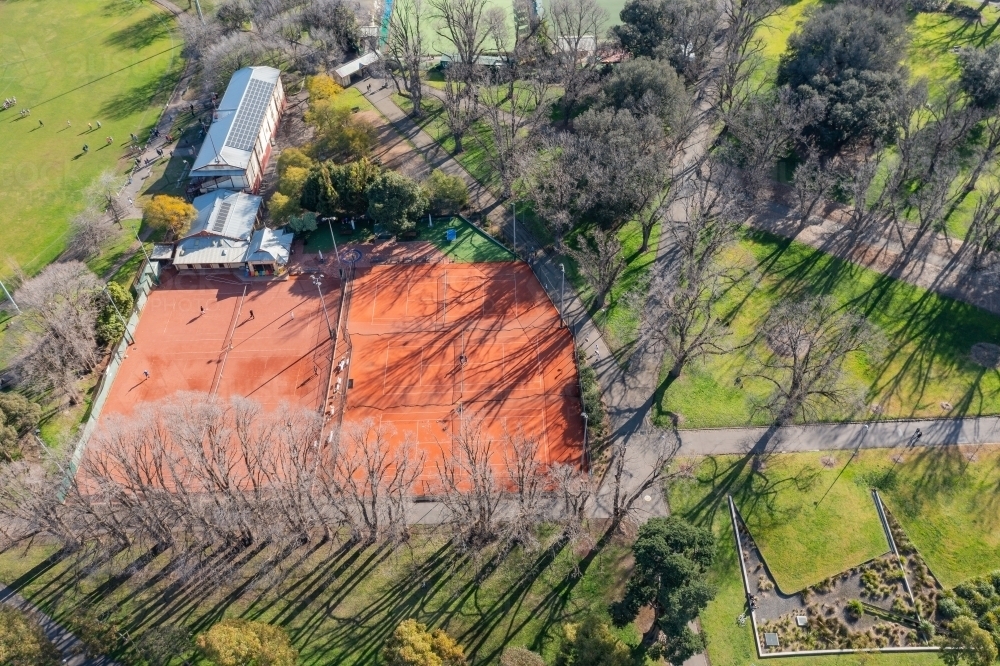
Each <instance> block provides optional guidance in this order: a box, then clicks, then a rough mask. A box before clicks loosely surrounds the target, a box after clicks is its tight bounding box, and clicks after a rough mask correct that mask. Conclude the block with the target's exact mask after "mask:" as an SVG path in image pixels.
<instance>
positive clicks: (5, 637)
mask: <svg viewBox="0 0 1000 666" xmlns="http://www.w3.org/2000/svg"><path fill="white" fill-rule="evenodd" d="M59 657H60V655H59V650H57V649H56V646H55V645H53V644H52V641H50V640H49V639H48V637H47V636H46V635H45V632H44V631H42V627H41V626H40V625H39V624H38V622H36V621H35V620H33V619H32V618H31V617H29V616H28V615H27V614H26V613H24V612H22V611H20V610H17V609H16V608H7V607H3V606H0V664H3V665H4V666H57V664H59V663H60V660H59Z"/></svg>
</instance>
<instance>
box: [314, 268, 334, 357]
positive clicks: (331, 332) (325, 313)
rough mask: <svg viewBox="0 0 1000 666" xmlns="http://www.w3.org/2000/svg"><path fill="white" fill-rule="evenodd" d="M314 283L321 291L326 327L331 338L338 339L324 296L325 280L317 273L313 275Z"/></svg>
mask: <svg viewBox="0 0 1000 666" xmlns="http://www.w3.org/2000/svg"><path fill="white" fill-rule="evenodd" d="M312 280H313V284H314V285H316V291H318V292H319V302H320V303H321V304H322V305H323V316H325V317H326V329H327V330H328V331H329V332H330V339H331V340H334V341H336V340H337V334H336V333H334V331H333V324H331V323H330V313H329V312H327V309H326V299H325V298H323V286H322V285H323V281H322V280H320V279H319V278H318V277H316V276H315V275H314V276H313V279H312Z"/></svg>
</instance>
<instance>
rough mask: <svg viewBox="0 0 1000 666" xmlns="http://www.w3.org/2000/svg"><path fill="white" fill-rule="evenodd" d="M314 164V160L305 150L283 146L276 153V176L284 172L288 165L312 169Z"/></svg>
mask: <svg viewBox="0 0 1000 666" xmlns="http://www.w3.org/2000/svg"><path fill="white" fill-rule="evenodd" d="M315 166H316V160H314V159H313V158H311V157H309V155H307V154H306V152H305V150H303V149H301V148H285V149H284V150H283V151H281V154H280V155H278V176H279V177H280V176H281V174H283V173H285V170H286V169H288V168H289V167H299V168H301V169H312V168H313V167H315Z"/></svg>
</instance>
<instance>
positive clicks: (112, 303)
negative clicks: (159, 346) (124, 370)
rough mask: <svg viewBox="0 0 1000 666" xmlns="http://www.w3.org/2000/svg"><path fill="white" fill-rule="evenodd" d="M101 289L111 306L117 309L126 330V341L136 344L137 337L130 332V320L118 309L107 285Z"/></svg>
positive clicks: (116, 312) (123, 328)
mask: <svg viewBox="0 0 1000 666" xmlns="http://www.w3.org/2000/svg"><path fill="white" fill-rule="evenodd" d="M101 291H103V292H104V295H105V296H107V297H108V301H110V303H111V307H113V308H114V309H115V314H116V315H118V319H119V321H121V323H122V330H123V331H124V332H125V341H126V342H128V343H129V344H130V345H134V344H135V338H133V337H132V335H131V334H130V333H129V332H128V322H127V321H125V317H123V316H122V311H121V310H119V309H118V304H117V303H115V299H113V298H111V293H110V292H109V291H108V287H107V285H105V286H104V287H102V288H101Z"/></svg>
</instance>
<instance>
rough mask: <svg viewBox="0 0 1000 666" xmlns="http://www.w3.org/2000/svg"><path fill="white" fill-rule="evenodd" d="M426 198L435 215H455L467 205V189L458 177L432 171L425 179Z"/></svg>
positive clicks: (439, 170) (438, 170)
mask: <svg viewBox="0 0 1000 666" xmlns="http://www.w3.org/2000/svg"><path fill="white" fill-rule="evenodd" d="M426 187H427V198H428V200H429V202H430V207H431V210H432V211H434V212H435V213H440V214H448V213H457V212H459V211H460V210H462V209H463V208H465V206H466V204H468V203H469V188H468V187H466V185H465V181H464V180H462V179H461V178H459V177H458V176H449V175H448V174H446V173H445V172H444V171H441V169H434V171H433V172H432V173H431V177H430V178H428V179H427V185H426Z"/></svg>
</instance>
